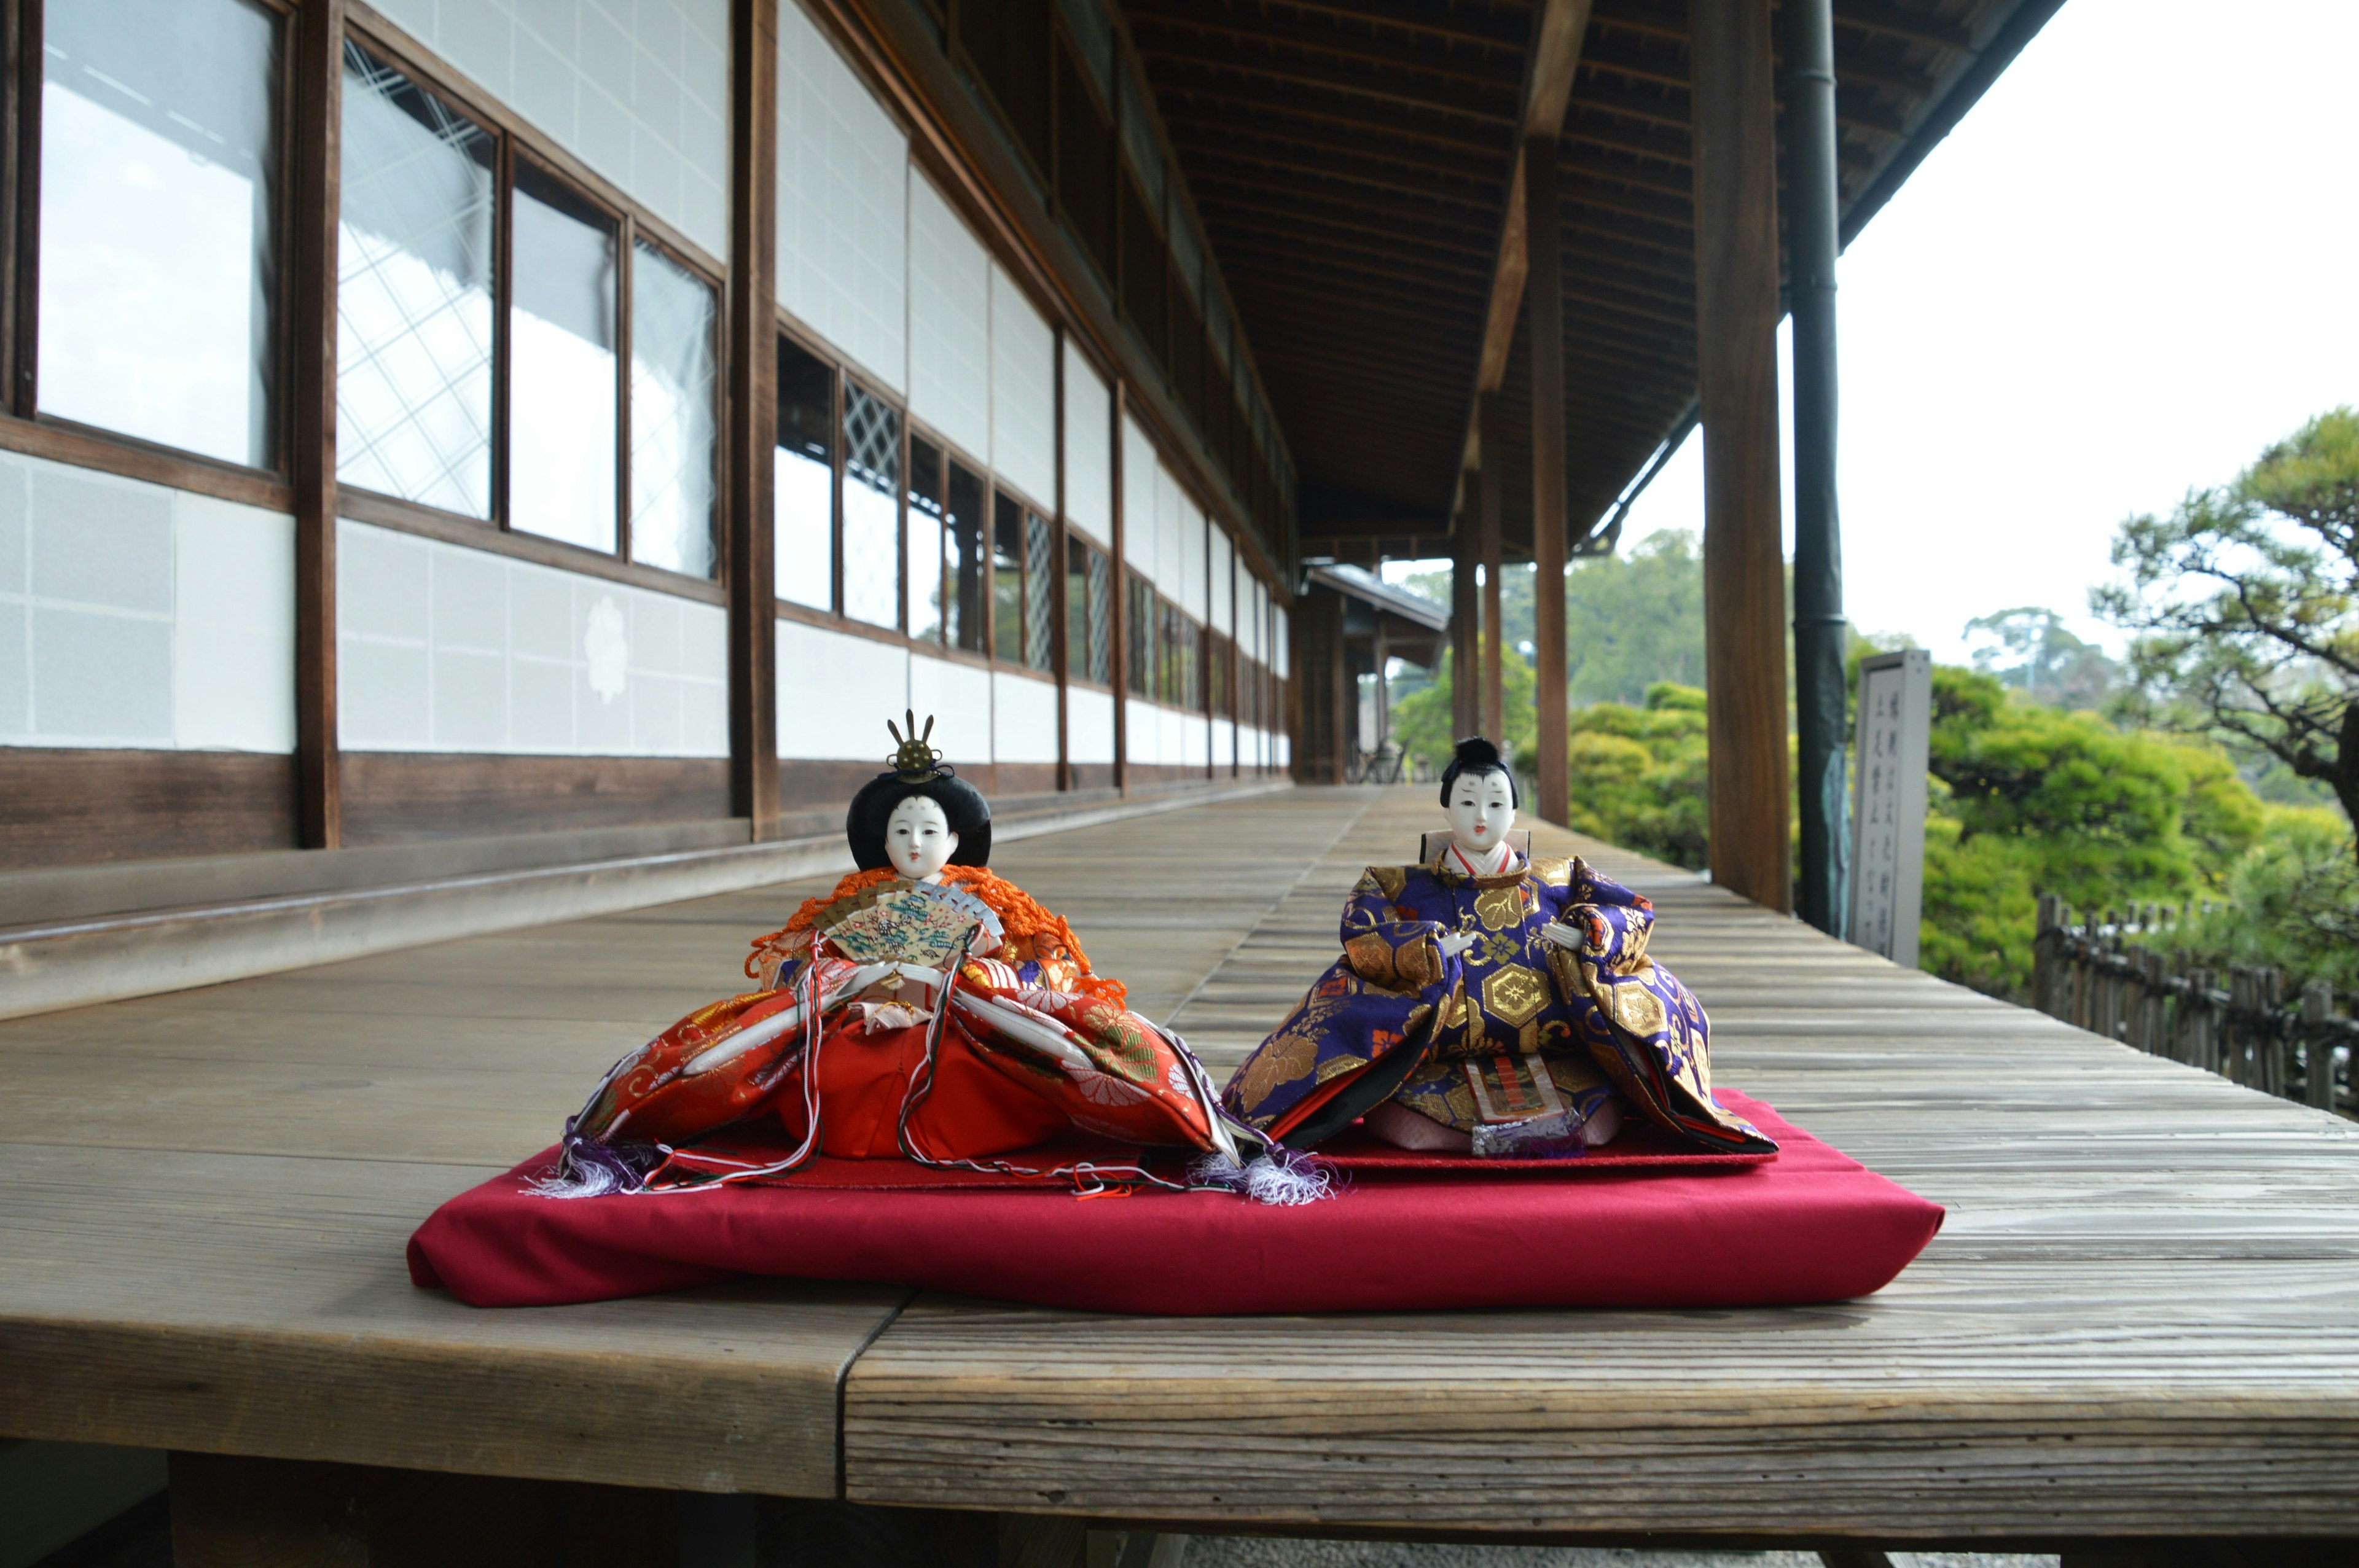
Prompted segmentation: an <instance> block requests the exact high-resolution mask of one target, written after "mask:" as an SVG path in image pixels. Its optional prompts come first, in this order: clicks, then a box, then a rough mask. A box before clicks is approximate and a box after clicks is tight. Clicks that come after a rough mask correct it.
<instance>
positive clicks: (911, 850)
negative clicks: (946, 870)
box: [885, 795, 959, 882]
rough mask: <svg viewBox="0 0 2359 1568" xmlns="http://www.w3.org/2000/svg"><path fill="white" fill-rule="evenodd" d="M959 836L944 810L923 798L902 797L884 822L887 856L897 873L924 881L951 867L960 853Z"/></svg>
mask: <svg viewBox="0 0 2359 1568" xmlns="http://www.w3.org/2000/svg"><path fill="white" fill-rule="evenodd" d="M958 846H959V836H958V835H957V834H955V833H953V832H951V819H950V818H949V817H948V816H944V815H942V808H941V807H940V806H939V805H937V804H936V803H934V802H933V801H930V800H929V799H927V798H926V797H925V796H924V795H908V796H905V797H903V799H902V801H901V804H900V805H898V806H895V807H894V808H893V815H892V816H888V817H886V819H885V853H886V855H888V856H890V857H891V858H892V861H893V870H894V871H895V873H896V874H897V875H900V876H905V877H907V878H908V879H909V880H910V881H913V882H921V881H925V880H926V879H927V878H928V877H930V876H932V875H933V874H934V873H935V872H936V871H940V870H941V869H942V868H943V867H944V866H946V865H948V864H950V859H951V856H952V855H955V854H957V853H958Z"/></svg>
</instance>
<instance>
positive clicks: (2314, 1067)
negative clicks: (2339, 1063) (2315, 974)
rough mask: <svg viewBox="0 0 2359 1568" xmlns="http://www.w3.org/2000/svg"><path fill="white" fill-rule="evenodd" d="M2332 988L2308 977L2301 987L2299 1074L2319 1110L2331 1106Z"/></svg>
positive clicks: (2332, 1058)
mask: <svg viewBox="0 0 2359 1568" xmlns="http://www.w3.org/2000/svg"><path fill="white" fill-rule="evenodd" d="M2333 1017H2334V987H2333V985H2332V982H2330V981H2326V980H2311V981H2309V982H2308V983H2307V984H2305V985H2304V986H2303V987H2302V988H2301V1022H2302V1025H2303V1027H2302V1041H2301V1075H2302V1079H2303V1083H2302V1087H2304V1088H2305V1089H2306V1090H2308V1091H2309V1094H2308V1098H2309V1100H2310V1104H2312V1105H2314V1106H2316V1107H2318V1108H2320V1109H2321V1110H2332V1109H2333V1108H2334V1033H2333V1031H2332V1029H2331V1028H2330V1027H2329V1021H2331V1020H2332V1018H2333Z"/></svg>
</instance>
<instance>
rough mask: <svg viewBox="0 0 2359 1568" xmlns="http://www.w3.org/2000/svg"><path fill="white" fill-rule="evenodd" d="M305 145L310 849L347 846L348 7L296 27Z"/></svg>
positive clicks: (300, 483) (298, 480)
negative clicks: (343, 540)
mask: <svg viewBox="0 0 2359 1568" xmlns="http://www.w3.org/2000/svg"><path fill="white" fill-rule="evenodd" d="M288 26H289V28H290V31H291V32H292V34H293V37H292V38H291V39H290V42H291V44H292V48H291V49H290V50H289V54H288V59H289V60H290V61H291V63H292V65H293V68H294V73H295V83H294V85H295V135H294V137H293V142H294V157H293V159H292V163H293V168H292V175H293V178H292V181H291V183H292V186H293V189H292V191H291V193H290V194H291V198H292V199H291V200H289V201H288V212H289V214H290V216H291V222H292V227H293V233H292V234H291V236H290V242H291V243H290V244H289V246H288V259H289V263H290V265H291V266H292V268H293V272H294V277H293V279H292V287H290V289H289V290H288V296H289V307H290V308H289V310H288V342H289V343H290V345H291V346H292V349H293V352H292V354H291V355H290V360H291V366H290V368H291V373H290V374H289V375H288V386H287V395H288V401H289V403H290V404H291V406H292V408H293V412H294V418H293V419H292V420H291V421H289V422H288V426H287V429H288V435H289V438H290V439H291V440H292V442H293V443H294V444H293V446H292V448H291V449H289V450H288V464H287V471H288V478H289V480H290V481H292V482H291V488H292V490H293V492H294V503H295V504H294V512H295V812H296V820H297V823H298V825H299V831H300V833H301V838H302V843H303V846H304V847H305V848H306V849H335V848H336V847H337V846H338V845H339V844H341V843H342V841H343V830H344V828H343V820H344V810H343V761H342V749H341V747H340V745H339V743H338V740H337V730H336V213H337V206H338V200H339V198H338V189H337V188H338V183H339V174H340V170H341V168H342V151H341V145H340V144H341V131H342V119H343V103H342V98H343V81H344V70H343V64H344V62H343V49H344V42H343V39H344V7H343V0H325V4H322V5H307V6H305V7H304V8H303V10H302V11H301V13H300V14H299V15H298V16H295V17H294V18H292V20H291V21H290V22H289V24H288Z"/></svg>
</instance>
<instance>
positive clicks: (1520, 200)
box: [1467, 0, 1589, 423]
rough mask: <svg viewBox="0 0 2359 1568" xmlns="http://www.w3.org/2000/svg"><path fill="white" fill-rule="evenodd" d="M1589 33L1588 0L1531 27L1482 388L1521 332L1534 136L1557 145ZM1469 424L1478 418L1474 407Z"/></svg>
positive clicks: (1560, 5) (1554, 1) (1546, 14)
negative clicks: (1528, 167) (1527, 171)
mask: <svg viewBox="0 0 2359 1568" xmlns="http://www.w3.org/2000/svg"><path fill="white" fill-rule="evenodd" d="M1588 31H1589V0H1548V3H1547V5H1546V7H1545V8H1544V9H1543V10H1542V11H1541V13H1540V16H1539V19H1538V22H1537V23H1536V24H1535V26H1534V27H1533V29H1532V68H1531V73H1530V76H1529V78H1528V79H1527V82H1526V84H1525V88H1524V115H1523V124H1522V135H1519V136H1517V139H1516V168H1515V171H1514V173H1513V174H1511V175H1510V176H1509V177H1508V179H1507V215H1506V221H1505V222H1503V223H1502V224H1501V225H1500V231H1499V251H1498V260H1497V261H1496V263H1495V265H1493V268H1492V272H1491V309H1490V314H1489V316H1488V317H1487V318H1486V319H1485V320H1484V326H1483V361H1482V371H1481V373H1480V375H1479V377H1478V379H1477V381H1476V383H1475V390H1476V391H1477V392H1490V391H1494V390H1495V389H1496V388H1497V386H1498V384H1499V382H1500V380H1501V378H1503V377H1504V376H1505V375H1506V373H1507V347H1508V345H1509V344H1510V343H1511V342H1513V341H1514V340H1515V336H1516V312H1517V309H1519V308H1521V307H1522V305H1523V300H1524V273H1525V254H1524V252H1525V244H1524V229H1525V217H1524V201H1525V194H1524V161H1525V159H1526V158H1527V157H1529V156H1530V154H1529V150H1528V149H1529V147H1530V146H1531V144H1532V141H1533V139H1534V138H1535V137H1538V136H1546V137H1547V139H1548V146H1549V147H1550V148H1551V149H1553V148H1554V147H1555V146H1556V139H1557V135H1558V134H1559V132H1560V131H1561V130H1562V129H1563V127H1564V111H1565V105H1566V104H1567V103H1570V102H1571V98H1572V77H1573V68H1574V67H1575V66H1577V65H1579V64H1580V63H1581V41H1582V36H1583V35H1585V34H1586V33H1587V32H1588ZM1467 417H1468V419H1469V421H1470V423H1471V421H1472V419H1473V414H1472V412H1471V411H1470V412H1469V414H1468V416H1467Z"/></svg>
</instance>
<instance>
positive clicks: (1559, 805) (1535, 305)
mask: <svg viewBox="0 0 2359 1568" xmlns="http://www.w3.org/2000/svg"><path fill="white" fill-rule="evenodd" d="M1765 3H1766V0H1765ZM1556 186H1557V138H1556V137H1555V136H1552V135H1550V136H1541V137H1538V138H1535V139H1534V140H1533V141H1532V142H1530V143H1529V144H1528V145H1527V146H1526V147H1525V148H1524V211H1525V213H1526V222H1525V227H1524V243H1525V244H1526V245H1527V246H1528V247H1529V250H1530V270H1529V272H1528V274H1527V281H1526V283H1525V286H1524V297H1525V298H1526V299H1527V301H1529V303H1530V307H1531V330H1532V355H1531V361H1532V642H1533V643H1534V644H1535V649H1534V655H1533V659H1532V700H1533V702H1534V704H1535V705H1536V706H1537V707H1538V710H1539V711H1538V720H1539V722H1538V726H1537V727H1536V728H1535V730H1534V732H1533V741H1534V743H1535V744H1536V745H1538V748H1539V767H1538V770H1537V772H1538V775H1539V778H1538V782H1539V798H1538V800H1536V801H1534V802H1533V803H1532V806H1533V809H1534V810H1535V811H1536V812H1538V815H1539V816H1541V817H1543V818H1544V819H1546V820H1548V821H1549V822H1554V823H1559V824H1561V823H1564V822H1565V821H1567V820H1568V819H1570V818H1571V815H1572V802H1571V784H1570V780H1569V778H1568V775H1567V773H1566V762H1567V759H1566V756H1565V743H1566V741H1567V738H1568V737H1567V736H1566V733H1565V669H1564V547H1565V546H1564V505H1565V500H1564V269H1563V256H1562V249H1563V247H1562V234H1561V232H1560V230H1559V228H1558V226H1557V204H1556ZM1772 281H1773V282H1774V281H1775V280H1774V278H1773V279H1772ZM1772 434H1775V427H1774V426H1773V427H1772Z"/></svg>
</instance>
